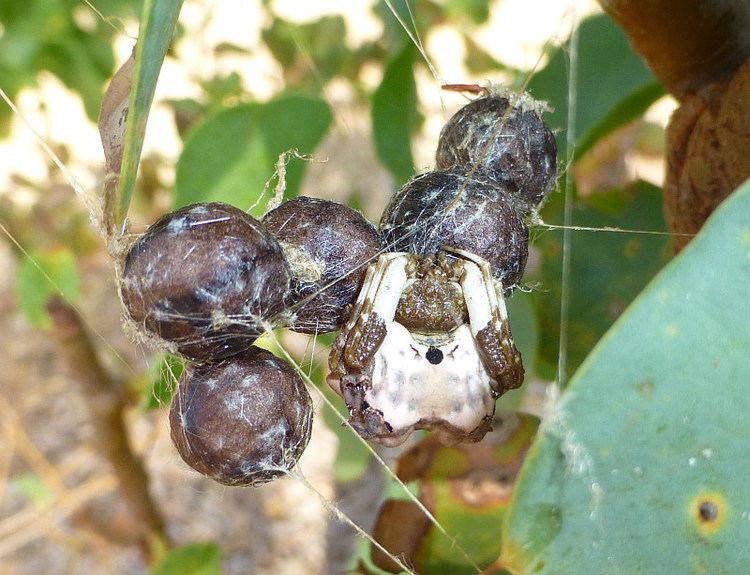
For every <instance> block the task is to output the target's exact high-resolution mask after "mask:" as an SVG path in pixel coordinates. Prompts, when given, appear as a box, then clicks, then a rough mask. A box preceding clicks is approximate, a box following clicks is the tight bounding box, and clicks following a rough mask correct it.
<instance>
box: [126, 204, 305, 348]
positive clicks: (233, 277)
mask: <svg viewBox="0 0 750 575" xmlns="http://www.w3.org/2000/svg"><path fill="white" fill-rule="evenodd" d="M290 277H291V272H290V271H289V266H288V265H287V263H286V261H285V259H284V254H283V252H282V250H281V246H279V244H278V242H277V241H276V240H275V239H274V237H273V236H272V235H271V234H270V233H269V232H268V231H267V230H266V229H265V227H264V226H263V225H262V224H261V223H260V222H258V221H257V220H255V219H253V218H252V217H250V216H248V215H247V214H246V213H245V212H243V211H242V210H239V209H237V208H235V207H233V206H230V205H227V204H221V203H208V204H194V205H191V206H187V207H184V208H181V209H179V210H177V211H175V212H172V213H171V214H168V215H166V216H164V217H163V218H161V219H160V220H159V221H158V222H156V223H155V224H154V225H152V226H151V227H150V228H149V229H148V230H146V232H145V233H144V234H143V235H142V236H141V237H140V238H139V239H138V240H137V241H136V242H135V244H133V246H132V247H131V249H130V252H129V253H128V254H127V256H126V258H125V262H124V267H123V274H122V282H121V286H120V289H121V293H122V299H123V302H124V304H125V307H126V309H127V311H128V313H129V315H130V317H131V318H132V320H133V321H134V322H136V323H137V324H138V325H139V326H140V327H141V328H143V329H145V330H146V332H148V333H150V334H153V335H155V336H157V337H159V338H161V339H162V340H165V341H166V342H167V346H170V344H171V346H172V347H173V348H174V349H176V351H177V352H179V353H181V354H182V355H184V356H186V357H188V358H190V359H193V360H197V361H206V360H213V359H219V358H221V357H227V356H230V355H232V354H235V353H237V352H240V351H242V350H244V349H247V348H248V347H249V346H250V345H251V344H252V343H253V341H254V340H255V338H257V337H258V335H260V334H261V333H262V332H263V327H262V325H261V321H262V320H264V319H270V318H272V317H273V316H274V315H275V314H277V313H279V312H280V311H282V309H283V305H284V297H285V294H286V293H287V291H288V288H289V281H290Z"/></svg>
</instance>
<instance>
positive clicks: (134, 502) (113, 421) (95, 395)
mask: <svg viewBox="0 0 750 575" xmlns="http://www.w3.org/2000/svg"><path fill="white" fill-rule="evenodd" d="M47 309H48V311H49V313H50V316H51V317H52V321H53V324H54V334H55V337H56V339H57V341H58V345H59V350H60V355H61V356H62V358H63V360H64V361H65V363H66V364H67V367H68V369H69V371H70V373H71V376H72V377H73V378H74V379H75V380H76V382H77V383H78V384H79V386H80V390H81V393H82V394H83V396H84V397H85V399H86V402H87V404H88V408H89V415H90V417H91V423H92V425H93V427H94V442H95V447H96V449H97V450H98V451H99V453H100V454H101V455H102V457H104V458H106V459H107V461H109V463H110V464H111V465H112V468H113V470H114V473H115V476H116V477H117V480H118V482H119V485H120V491H121V492H122V495H123V498H124V500H125V503H126V505H127V509H128V511H129V512H130V514H131V515H132V517H133V520H134V523H135V526H136V529H137V530H138V538H139V544H140V546H141V548H142V550H143V552H144V555H145V556H146V558H147V559H150V555H151V552H152V547H153V544H154V543H155V542H156V541H159V540H160V541H162V542H167V537H166V533H165V530H164V521H163V519H162V517H161V514H160V512H159V510H158V507H157V505H156V503H155V501H154V500H153V498H152V497H151V494H150V492H149V489H148V475H147V474H146V471H145V469H144V467H143V465H142V463H141V461H140V459H138V457H136V455H135V454H134V453H133V451H132V449H131V448H130V443H129V441H128V434H127V429H126V427H125V422H124V419H123V410H124V407H125V403H124V400H123V395H122V393H121V390H120V387H119V386H118V385H117V384H116V383H115V382H114V381H113V380H112V378H111V377H110V375H109V374H108V373H107V371H106V370H105V369H104V367H103V366H102V364H101V362H100V361H99V358H98V356H97V353H96V350H95V348H94V346H93V344H92V342H91V339H90V337H89V335H88V333H87V331H86V329H85V327H84V324H83V321H82V319H81V317H80V315H79V314H78V312H77V311H76V309H75V308H73V307H72V306H71V305H70V304H68V303H66V302H64V301H63V300H62V299H60V298H54V299H52V300H51V301H50V302H49V304H48V306H47Z"/></svg>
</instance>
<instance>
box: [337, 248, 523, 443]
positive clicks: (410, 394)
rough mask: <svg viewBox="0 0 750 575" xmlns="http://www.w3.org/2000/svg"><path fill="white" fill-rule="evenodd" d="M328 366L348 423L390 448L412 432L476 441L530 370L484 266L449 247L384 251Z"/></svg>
mask: <svg viewBox="0 0 750 575" xmlns="http://www.w3.org/2000/svg"><path fill="white" fill-rule="evenodd" d="M329 362H330V366H331V373H330V375H329V377H328V384H329V385H330V386H331V388H333V389H334V390H335V391H336V392H337V393H339V394H340V395H341V396H343V398H344V399H345V401H346V403H347V406H348V407H349V410H350V413H351V420H350V422H351V424H352V426H353V427H354V428H355V429H356V430H357V431H358V432H359V433H360V434H361V435H362V436H363V437H365V438H368V439H373V440H376V441H378V442H380V443H382V444H384V445H388V446H395V445H399V444H400V443H402V442H403V441H405V440H406V438H407V437H408V436H409V434H410V433H411V432H412V431H413V430H415V429H430V430H433V431H436V432H438V433H440V434H441V435H442V437H443V439H444V440H446V441H448V442H451V443H456V442H462V441H478V440H480V439H481V438H482V437H484V435H485V433H487V431H489V429H490V425H491V421H492V416H493V414H494V412H495V400H496V399H497V398H498V397H499V396H500V395H502V394H503V393H504V392H505V391H507V390H509V389H513V388H516V387H518V386H520V385H521V383H522V381H523V373H524V372H523V365H522V363H521V355H520V353H519V352H518V350H517V349H516V346H515V344H514V343H513V338H512V336H511V332H510V327H509V324H508V312H507V310H506V308H505V300H504V297H503V290H502V287H501V286H498V285H497V284H496V280H495V279H494V278H493V277H492V274H491V272H490V266H489V264H488V262H486V261H485V260H483V259H482V258H480V257H478V256H476V255H473V254H470V253H468V252H465V251H462V250H454V249H450V248H445V249H444V250H441V251H440V252H438V253H437V254H436V255H426V256H423V255H417V254H412V253H405V252H396V253H387V254H383V255H381V256H380V257H379V258H378V260H377V261H376V262H375V263H374V264H372V265H371V266H370V267H369V269H368V270H367V275H366V277H365V283H364V286H363V288H362V291H361V292H360V295H359V298H358V300H357V302H356V303H355V305H354V306H353V308H352V310H351V312H350V315H349V319H348V321H347V322H346V324H345V325H344V327H343V328H342V330H341V333H340V334H339V336H338V338H337V339H336V342H335V344H334V346H333V349H332V351H331V354H330V356H329Z"/></svg>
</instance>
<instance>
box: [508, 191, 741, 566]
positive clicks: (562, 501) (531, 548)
mask: <svg viewBox="0 0 750 575" xmlns="http://www.w3.org/2000/svg"><path fill="white" fill-rule="evenodd" d="M748 285H750V182H746V183H745V184H744V185H743V186H741V188H740V189H739V190H738V191H736V192H735V194H733V195H732V196H731V197H730V198H729V199H728V200H727V201H725V202H724V204H723V205H722V206H720V207H719V209H718V210H717V211H716V212H715V213H714V214H713V215H712V216H711V218H710V219H709V220H708V221H707V222H706V224H705V226H704V229H703V231H702V232H701V234H700V235H698V236H697V237H696V238H695V239H694V240H693V241H692V242H691V243H690V244H689V245H688V246H687V248H686V249H685V250H684V251H683V252H682V253H681V254H680V255H679V256H678V257H677V258H675V259H674V260H673V261H672V262H671V263H670V264H669V265H668V266H667V267H666V268H664V270H663V271H662V272H661V273H660V274H659V275H658V276H657V277H656V278H655V279H654V280H653V281H652V282H651V284H650V285H649V286H648V287H647V288H646V289H645V290H644V291H643V293H642V294H641V295H640V296H639V297H638V299H637V300H636V301H635V302H634V303H633V304H632V305H631V306H630V308H629V309H628V310H627V311H626V312H625V313H624V314H623V315H622V317H621V318H620V319H619V320H618V321H617V323H616V324H615V325H614V326H613V328H612V329H611V330H610V331H609V332H608V333H607V335H606V336H605V337H604V339H603V340H602V341H601V342H600V343H599V345H598V346H597V347H596V348H595V349H594V351H593V352H592V354H591V355H590V356H589V357H588V359H587V360H586V361H585V362H584V364H583V365H582V366H581V368H580V369H579V370H578V372H577V373H576V375H575V377H574V378H573V380H572V381H571V384H570V386H569V388H568V389H567V390H566V392H565V393H564V394H563V396H562V398H561V400H560V401H559V403H558V404H557V405H556V406H554V408H553V410H552V412H551V413H550V414H549V416H548V418H547V420H546V421H545V424H544V425H543V427H542V431H541V433H540V435H539V437H538V439H537V441H536V442H535V445H534V446H533V447H532V451H531V453H530V454H529V457H528V458H527V459H526V462H525V465H524V468H523V470H522V473H521V476H520V478H519V480H518V482H517V484H516V489H515V491H514V496H513V500H512V502H511V507H510V509H509V512H508V515H507V520H506V522H505V524H504V530H503V552H502V555H501V559H502V562H503V563H504V564H505V565H506V566H507V567H509V568H510V569H511V570H512V571H513V573H516V574H525V573H541V574H545V573H579V572H586V573H742V572H744V571H746V570H747V566H748V565H750V547H748V545H747V544H746V543H747V541H750V521H748V513H750V509H749V508H748V501H750V482H748V481H747V477H748V474H749V473H750V463H748V462H750V431H748V426H747V414H748V413H750V379H749V378H748V375H747V374H748V373H750V330H748V325H750V306H748V305H747V286H748Z"/></svg>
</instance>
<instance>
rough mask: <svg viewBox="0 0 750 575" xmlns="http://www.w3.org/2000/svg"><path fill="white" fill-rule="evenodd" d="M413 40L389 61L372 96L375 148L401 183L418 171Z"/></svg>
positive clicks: (384, 163)
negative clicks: (413, 145) (414, 152)
mask: <svg viewBox="0 0 750 575" xmlns="http://www.w3.org/2000/svg"><path fill="white" fill-rule="evenodd" d="M414 55H415V50H414V47H413V46H412V45H411V44H407V45H406V46H405V48H404V49H403V50H402V51H401V52H400V53H399V54H398V55H397V56H396V57H395V58H394V59H393V60H391V61H390V63H389V64H388V67H387V68H386V69H385V73H384V75H383V80H382V81H381V82H380V85H379V86H378V88H377V90H375V93H374V94H373V96H372V114H371V115H372V133H373V138H374V139H375V151H376V152H377V154H378V158H380V161H381V162H382V163H383V165H384V166H385V167H386V168H388V171H390V172H391V174H392V175H393V178H394V180H395V181H396V184H397V185H399V186H400V185H401V184H403V183H404V182H406V181H407V180H408V179H409V178H411V177H412V176H413V175H414V158H413V156H412V153H411V136H412V133H413V132H414V129H415V128H416V127H417V125H418V123H419V114H418V113H417V88H416V84H415V82H414V70H413V66H414Z"/></svg>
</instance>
